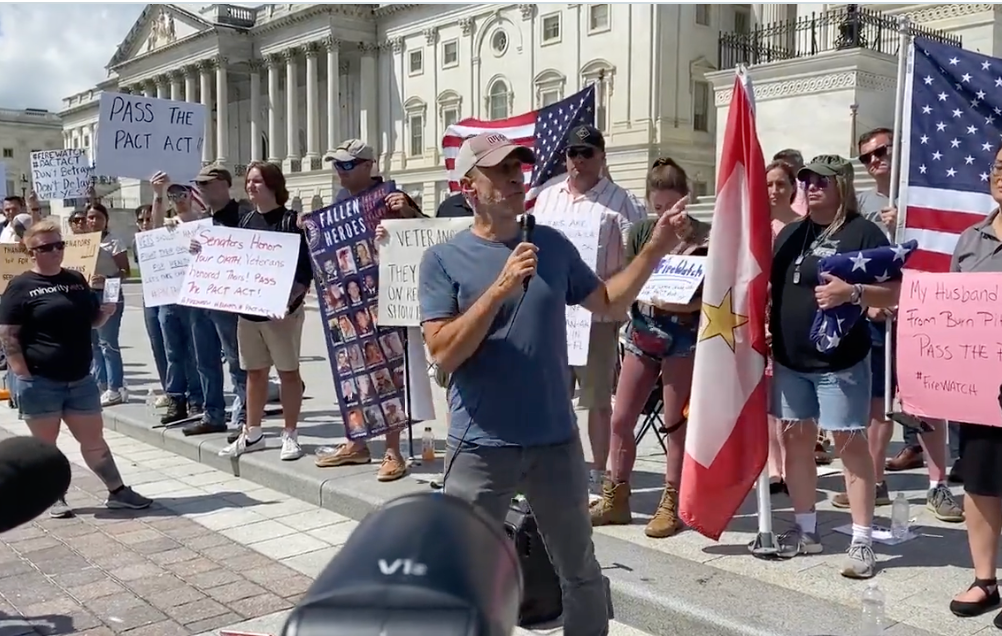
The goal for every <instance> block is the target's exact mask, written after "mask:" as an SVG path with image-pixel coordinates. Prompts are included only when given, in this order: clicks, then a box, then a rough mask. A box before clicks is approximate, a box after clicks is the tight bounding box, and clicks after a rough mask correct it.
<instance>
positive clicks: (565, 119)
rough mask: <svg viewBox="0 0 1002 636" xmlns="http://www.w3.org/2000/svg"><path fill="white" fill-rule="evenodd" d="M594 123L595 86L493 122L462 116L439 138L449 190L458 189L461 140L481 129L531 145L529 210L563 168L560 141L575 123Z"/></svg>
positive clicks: (527, 179) (527, 177)
mask: <svg viewBox="0 0 1002 636" xmlns="http://www.w3.org/2000/svg"><path fill="white" fill-rule="evenodd" d="M584 124H588V125H591V126H594V125H595V87H594V86H589V87H588V88H586V89H584V90H583V91H580V92H578V93H575V94H573V95H571V96H570V97H568V98H567V99H564V100H561V101H559V102H556V103H555V104H551V105H549V106H544V107H543V108H540V109H539V110H533V111H530V112H528V113H525V114H523V115H516V116H515V117H509V118H508V119H499V120H497V121H483V120H480V119H464V120H462V121H459V122H456V123H455V124H453V125H451V126H449V127H448V128H446V130H445V136H444V137H443V138H442V150H443V154H444V155H445V169H446V170H448V171H449V190H450V191H452V192H457V191H458V190H459V179H460V177H459V175H457V174H455V173H454V172H453V170H454V169H455V164H456V155H457V154H459V147H460V146H462V145H463V140H465V139H466V138H467V137H473V136H474V135H479V134H480V133H483V132H495V133H501V134H502V135H504V136H505V137H507V138H508V139H510V140H512V142H514V143H516V144H519V145H520V146H526V147H527V148H532V149H533V151H535V153H536V165H535V166H525V190H526V197H525V201H526V203H525V206H526V208H527V209H532V205H533V201H534V200H535V198H536V195H537V194H538V193H539V192H540V191H541V190H542V189H543V188H544V187H545V186H546V185H547V182H549V181H550V180H552V179H554V178H556V177H559V176H560V175H562V174H563V173H565V172H566V171H567V169H566V167H565V166H564V156H563V150H564V140H565V139H566V138H567V133H568V132H569V131H570V130H571V129H572V128H574V127H575V126H581V125H584Z"/></svg>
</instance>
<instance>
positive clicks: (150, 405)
mask: <svg viewBox="0 0 1002 636" xmlns="http://www.w3.org/2000/svg"><path fill="white" fill-rule="evenodd" d="M156 412H157V396H156V394H155V393H154V392H153V389H150V390H149V391H147V392H146V413H147V415H149V416H150V417H153V416H154V415H156Z"/></svg>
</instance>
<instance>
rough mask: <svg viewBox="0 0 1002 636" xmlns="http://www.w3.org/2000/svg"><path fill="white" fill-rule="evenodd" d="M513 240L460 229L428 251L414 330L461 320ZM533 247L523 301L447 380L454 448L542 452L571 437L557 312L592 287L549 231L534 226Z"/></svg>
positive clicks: (514, 301)
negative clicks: (533, 264) (534, 262)
mask: <svg viewBox="0 0 1002 636" xmlns="http://www.w3.org/2000/svg"><path fill="white" fill-rule="evenodd" d="M519 241H520V239H519V238H516V239H514V240H512V241H509V242H507V243H498V242H494V241H488V240H486V239H483V238H480V237H478V236H476V235H475V234H473V232H471V231H469V230H465V231H463V232H460V233H459V234H457V235H456V236H455V237H453V238H452V240H451V241H449V242H448V243H442V244H440V245H435V246H433V247H431V248H430V249H428V251H426V252H425V254H424V257H423V258H422V259H421V270H420V273H419V287H418V289H419V291H418V299H419V301H420V304H421V319H422V321H430V320H441V319H443V318H453V317H456V316H459V315H460V314H462V313H463V312H465V311H467V310H468V309H469V308H470V307H471V306H472V305H473V303H475V302H476V301H477V299H479V298H480V296H481V295H482V294H483V293H484V292H485V291H486V290H487V289H488V288H489V287H490V286H491V285H492V284H494V282H495V281H496V280H497V278H498V276H500V275H501V270H502V269H504V265H505V263H506V262H507V260H508V258H509V257H510V256H511V253H512V251H513V250H514V249H515V247H516V246H517V245H518V243H519ZM533 242H534V243H535V244H536V245H537V246H538V247H539V252H538V254H539V266H538V268H537V273H536V276H534V277H533V278H532V280H531V281H530V283H529V289H528V291H527V292H525V294H524V298H523V294H522V293H521V292H517V293H513V294H512V295H511V297H510V298H508V299H507V300H506V301H505V302H504V304H503V305H502V306H501V309H500V310H499V311H498V313H497V316H496V317H495V319H494V323H493V324H492V325H491V327H490V330H489V331H488V332H487V337H486V338H485V339H484V342H483V343H482V344H481V345H480V348H479V349H477V351H476V353H474V354H473V356H471V357H470V358H469V359H468V360H467V361H466V362H464V363H463V364H462V365H460V367H459V368H458V369H456V371H455V373H453V374H452V381H451V384H450V387H449V411H450V413H451V414H452V420H451V424H450V426H449V439H450V442H451V443H453V444H459V443H460V442H463V444H464V445H475V446H547V445H552V444H563V443H566V442H569V441H571V440H572V439H574V436H575V435H576V434H577V416H576V415H575V413H574V407H573V406H572V405H571V383H570V371H569V367H568V363H567V323H566V320H565V318H564V314H565V309H564V307H565V306H566V305H578V304H580V303H582V302H583V301H584V300H585V299H586V298H587V297H588V296H589V295H590V294H591V293H592V292H593V291H595V289H596V288H598V286H599V285H600V281H599V279H598V277H597V276H596V275H595V273H594V272H593V271H592V270H591V268H589V267H588V266H587V265H586V264H585V263H584V261H582V260H581V257H580V255H579V254H578V251H577V248H575V247H574V245H573V244H572V243H571V242H570V241H569V240H567V238H566V237H565V236H564V235H563V234H561V233H560V232H558V231H557V230H554V229H552V228H550V227H546V226H537V227H536V230H535V233H534V236H533Z"/></svg>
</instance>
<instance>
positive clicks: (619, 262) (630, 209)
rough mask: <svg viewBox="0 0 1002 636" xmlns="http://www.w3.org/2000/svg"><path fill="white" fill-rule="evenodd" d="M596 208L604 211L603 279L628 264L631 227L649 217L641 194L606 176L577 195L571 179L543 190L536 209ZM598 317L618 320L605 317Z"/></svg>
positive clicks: (541, 212)
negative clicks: (627, 250)
mask: <svg viewBox="0 0 1002 636" xmlns="http://www.w3.org/2000/svg"><path fill="white" fill-rule="evenodd" d="M596 210H597V211H599V212H601V216H602V225H601V227H600V229H599V235H598V257H597V259H596V267H595V273H596V274H598V277H599V278H601V279H602V280H608V279H609V278H611V277H612V276H613V275H614V274H615V273H616V272H618V271H619V270H621V269H623V266H624V265H625V264H626V240H627V238H629V236H630V227H632V226H633V224H634V223H636V222H638V221H641V220H643V219H645V218H647V210H646V208H645V207H644V206H643V205H642V204H641V203H640V201H639V200H638V199H637V197H635V196H634V195H633V194H632V193H630V191H628V190H626V189H625V188H622V187H620V186H618V185H616V184H615V183H613V182H612V181H610V180H609V179H606V178H604V177H603V178H602V179H599V182H598V183H596V184H595V186H594V187H593V188H592V189H591V190H588V191H587V192H585V193H584V194H581V195H574V194H572V193H571V190H570V187H569V186H568V183H567V180H564V181H563V182H561V183H557V184H554V185H553V186H551V187H549V188H546V189H545V190H543V191H542V192H540V193H539V196H537V197H536V205H535V207H534V208H533V211H534V212H535V214H537V215H539V216H540V217H542V216H545V215H546V214H565V213H567V212H570V211H575V212H579V213H581V214H588V213H592V212H594V211H596ZM595 319H596V320H597V321H599V322H616V321H614V320H612V319H610V318H605V317H601V318H599V317H596V318H595Z"/></svg>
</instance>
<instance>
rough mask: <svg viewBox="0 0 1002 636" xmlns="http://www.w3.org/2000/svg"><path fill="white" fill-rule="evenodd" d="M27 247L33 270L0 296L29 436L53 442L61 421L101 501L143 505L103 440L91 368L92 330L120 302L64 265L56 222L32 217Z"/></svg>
mask: <svg viewBox="0 0 1002 636" xmlns="http://www.w3.org/2000/svg"><path fill="white" fill-rule="evenodd" d="M24 245H25V248H26V249H27V250H28V254H29V255H30V256H31V259H32V267H31V270H30V271H27V272H25V273H23V274H20V275H19V276H16V277H15V278H14V279H13V280H12V281H10V284H9V285H8V286H7V289H6V290H5V291H4V294H3V296H2V297H0V343H2V344H3V348H4V350H5V351H6V352H7V363H8V365H10V369H11V370H12V371H13V372H14V374H15V375H16V376H17V392H18V402H19V404H20V407H21V413H22V415H23V417H24V421H25V423H26V424H27V425H28V428H29V429H30V430H31V434H32V435H33V436H35V437H37V438H38V439H41V440H43V441H46V442H48V443H50V444H55V443H56V438H57V437H58V436H59V426H60V422H66V427H67V428H68V429H69V430H70V433H72V434H73V437H74V438H76V440H77V441H78V442H79V443H80V454H81V455H82V456H83V459H84V462H86V464H87V466H88V467H89V468H90V469H91V470H92V471H94V474H95V475H97V476H98V478H100V479H101V481H102V482H104V485H105V486H106V487H107V488H108V498H107V500H106V502H105V505H106V506H108V507H109V508H129V509H133V510H139V509H142V508H146V507H148V506H149V505H150V503H151V502H150V500H149V499H147V498H146V497H143V496H142V495H139V494H137V493H136V492H134V491H133V490H132V489H131V488H129V487H128V486H126V485H125V483H124V482H123V481H122V476H121V474H120V473H119V472H118V467H117V466H116V465H115V459H114V458H113V457H112V455H111V449H110V448H108V444H107V442H105V439H104V421H103V418H102V417H101V394H100V391H99V390H98V386H97V382H96V381H95V379H94V377H93V376H92V375H91V373H90V367H91V359H92V355H93V354H92V350H91V346H90V331H91V329H97V328H100V327H101V326H102V325H104V324H105V322H107V320H108V319H109V318H110V317H111V316H113V315H115V313H116V312H118V311H119V308H118V307H117V306H116V304H114V303H111V304H103V305H102V304H100V301H99V299H98V297H97V296H96V295H95V294H94V293H93V291H92V290H91V287H90V285H88V284H87V281H86V280H85V279H84V277H83V275H82V274H80V273H79V272H74V271H71V270H67V269H63V267H62V263H63V253H64V249H65V247H66V244H65V243H64V242H63V239H62V235H61V232H60V230H59V226H58V225H57V224H55V223H53V222H52V221H48V220H42V221H39V222H38V223H35V224H34V225H33V226H32V227H31V228H30V229H29V230H28V231H27V232H26V233H25V236H24ZM50 514H51V515H52V516H54V517H68V516H70V515H71V514H72V511H71V510H70V509H69V507H68V506H67V505H66V502H65V501H61V502H59V503H57V504H56V505H55V506H53V508H52V509H51V510H50Z"/></svg>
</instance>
